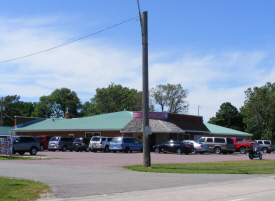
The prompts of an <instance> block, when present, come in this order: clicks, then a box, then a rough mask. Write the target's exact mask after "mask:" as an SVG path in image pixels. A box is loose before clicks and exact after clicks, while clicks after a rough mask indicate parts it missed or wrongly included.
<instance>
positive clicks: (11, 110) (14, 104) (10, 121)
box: [0, 95, 21, 126]
mask: <svg viewBox="0 0 275 201" xmlns="http://www.w3.org/2000/svg"><path fill="white" fill-rule="evenodd" d="M19 100H20V96H18V95H14V96H6V97H5V98H4V100H3V103H2V105H3V106H4V107H5V111H3V112H2V115H3V116H2V125H3V126H14V116H21V103H20V101H19ZM1 102H2V100H0V105H1Z"/></svg>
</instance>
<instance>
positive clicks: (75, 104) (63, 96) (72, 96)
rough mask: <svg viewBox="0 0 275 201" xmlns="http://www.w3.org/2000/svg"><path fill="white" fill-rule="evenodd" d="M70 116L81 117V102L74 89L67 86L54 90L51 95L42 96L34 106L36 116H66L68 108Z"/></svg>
mask: <svg viewBox="0 0 275 201" xmlns="http://www.w3.org/2000/svg"><path fill="white" fill-rule="evenodd" d="M67 108H68V112H69V114H70V117H79V116H81V115H80V112H79V111H80V110H81V102H80V99H79V98H78V97H77V94H76V93H75V92H74V91H71V90H70V89H67V88H61V89H56V90H54V91H53V92H52V93H51V94H50V95H49V96H42V97H40V102H38V103H37V104H36V106H35V108H34V112H33V113H32V115H33V116H34V117H44V118H45V117H56V118H59V117H65V112H66V109H67Z"/></svg>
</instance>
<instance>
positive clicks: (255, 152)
mask: <svg viewBox="0 0 275 201" xmlns="http://www.w3.org/2000/svg"><path fill="white" fill-rule="evenodd" d="M246 152H247V154H246V155H248V157H249V158H250V160H253V158H259V159H261V160H262V159H263V156H262V154H261V152H260V149H259V148H258V147H255V148H250V149H249V150H246Z"/></svg>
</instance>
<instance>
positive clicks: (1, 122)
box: [0, 96, 4, 126]
mask: <svg viewBox="0 0 275 201" xmlns="http://www.w3.org/2000/svg"><path fill="white" fill-rule="evenodd" d="M3 100H4V97H3V96H2V99H1V108H0V110H1V126H2V121H3V120H2V119H3V117H2V116H3V115H2V111H3Z"/></svg>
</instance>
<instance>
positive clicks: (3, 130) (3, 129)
mask: <svg viewBox="0 0 275 201" xmlns="http://www.w3.org/2000/svg"><path fill="white" fill-rule="evenodd" d="M11 129H12V127H11V126H0V135H9V134H10V133H11V132H10V130H11ZM12 133H13V132H12Z"/></svg>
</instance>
